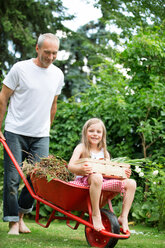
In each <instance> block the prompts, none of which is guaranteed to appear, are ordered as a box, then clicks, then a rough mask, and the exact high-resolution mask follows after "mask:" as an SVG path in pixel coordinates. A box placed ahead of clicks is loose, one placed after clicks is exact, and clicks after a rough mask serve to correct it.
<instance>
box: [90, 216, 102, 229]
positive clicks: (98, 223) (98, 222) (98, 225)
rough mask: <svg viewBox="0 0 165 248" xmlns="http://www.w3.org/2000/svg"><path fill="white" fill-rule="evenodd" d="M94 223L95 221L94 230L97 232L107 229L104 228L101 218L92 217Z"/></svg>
mask: <svg viewBox="0 0 165 248" xmlns="http://www.w3.org/2000/svg"><path fill="white" fill-rule="evenodd" d="M92 221H93V226H94V229H95V230H96V231H98V232H99V231H101V230H103V229H105V227H104V226H103V224H102V221H101V216H93V215H92Z"/></svg>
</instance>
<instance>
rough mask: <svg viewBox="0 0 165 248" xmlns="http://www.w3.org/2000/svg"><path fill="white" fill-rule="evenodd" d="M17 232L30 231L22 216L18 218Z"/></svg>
mask: <svg viewBox="0 0 165 248" xmlns="http://www.w3.org/2000/svg"><path fill="white" fill-rule="evenodd" d="M19 232H20V233H31V231H30V229H29V228H28V227H27V226H26V225H25V223H24V221H23V218H20V220H19Z"/></svg>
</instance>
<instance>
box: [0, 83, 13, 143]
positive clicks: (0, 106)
mask: <svg viewBox="0 0 165 248" xmlns="http://www.w3.org/2000/svg"><path fill="white" fill-rule="evenodd" d="M12 94H13V90H11V89H10V88H8V87H7V86H6V85H3V86H2V90H1V92H0V138H2V139H4V140H5V137H4V136H3V133H2V131H1V128H2V122H3V119H4V115H5V113H6V109H7V103H8V100H9V98H10V96H11V95H12Z"/></svg>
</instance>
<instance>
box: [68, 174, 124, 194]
mask: <svg viewBox="0 0 165 248" xmlns="http://www.w3.org/2000/svg"><path fill="white" fill-rule="evenodd" d="M69 183H71V184H74V185H77V186H84V187H90V185H89V183H88V176H84V177H80V176H78V177H76V179H75V180H74V181H70V182H69ZM102 190H105V191H112V192H117V193H120V194H124V193H125V189H124V181H123V180H118V179H110V178H108V179H107V178H103V183H102Z"/></svg>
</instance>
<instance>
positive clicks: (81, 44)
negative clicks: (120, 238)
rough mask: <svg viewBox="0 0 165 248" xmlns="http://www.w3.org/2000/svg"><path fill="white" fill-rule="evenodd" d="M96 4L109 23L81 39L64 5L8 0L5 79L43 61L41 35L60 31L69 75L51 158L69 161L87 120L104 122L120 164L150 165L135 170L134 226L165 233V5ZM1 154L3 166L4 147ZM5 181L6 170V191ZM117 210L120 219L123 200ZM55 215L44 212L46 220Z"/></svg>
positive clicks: (83, 31) (2, 55) (143, 1)
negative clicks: (123, 160) (38, 47)
mask: <svg viewBox="0 0 165 248" xmlns="http://www.w3.org/2000/svg"><path fill="white" fill-rule="evenodd" d="M94 2H95V6H96V7H97V8H99V9H100V10H101V11H102V17H101V18H100V19H98V20H97V21H95V22H94V21H91V22H90V23H88V24H86V25H84V26H82V27H80V28H79V29H78V30H77V31H76V32H73V31H72V30H69V29H68V28H66V27H65V26H64V25H63V21H64V20H67V19H73V18H74V17H73V16H69V15H68V14H67V11H66V9H65V8H64V7H63V5H62V1H60V0H54V1H52V0H47V1H46V0H42V1H39V0H38V1H34V0H30V1H29V0H28V1H27V0H24V1H18V0H14V1H13V0H7V1H5V2H4V1H2V0H0V16H1V22H0V38H1V39H0V63H1V64H0V68H1V70H0V80H1V82H2V80H3V77H4V75H5V73H6V72H7V71H8V70H9V69H10V67H11V66H12V64H13V63H15V62H16V61H18V60H22V59H27V58H31V57H34V56H35V49H34V46H35V42H36V38H37V36H38V35H39V34H40V33H41V32H42V33H44V32H53V33H56V32H57V33H59V31H60V32H61V34H62V37H60V38H61V47H60V49H61V50H65V51H66V52H68V54H69V57H68V59H67V60H62V61H56V62H55V63H56V65H57V66H59V67H60V68H61V69H62V70H63V72H64V74H65V83H66V84H65V87H64V89H63V92H62V95H61V96H60V99H59V102H58V111H57V114H56V118H55V121H54V123H53V126H52V129H51V143H50V153H52V154H54V155H59V156H61V157H62V158H64V159H65V160H67V161H68V160H69V158H70V157H71V154H72V151H73V149H74V147H75V146H76V144H78V143H79V142H80V139H81V129H82V126H83V125H84V123H85V121H86V120H88V119H89V118H91V117H99V118H101V119H102V120H103V121H104V123H105V125H106V128H107V145H108V150H109V152H110V153H111V156H112V158H116V157H128V158H130V159H132V160H135V162H136V160H137V159H143V163H140V164H139V167H137V163H135V165H134V166H133V165H132V170H133V175H132V176H133V178H135V179H136V181H137V185H138V188H137V191H136V196H135V200H134V204H133V207H132V209H131V214H130V219H131V220H133V221H135V222H136V223H141V222H143V223H145V224H147V225H150V226H154V227H158V228H159V229H162V228H164V227H165V221H164V220H165V191H164V188H165V182H164V176H165V166H164V164H165V156H164V152H165V73H164V72H165V50H164V47H165V38H164V37H165V20H164V16H165V6H164V5H163V4H162V3H161V1H159V0H156V1H150V2H148V1H147V0H137V1H128V0H123V1H119V0H111V1H109V0H108V1H107V0H106V1H104V0H95V1H94ZM36 13H37V14H36ZM119 31H120V32H119ZM11 46H12V50H11V49H9V48H10V47H11ZM84 66H85V67H86V66H87V69H88V70H85V69H84ZM0 149H1V154H0V159H1V160H2V153H3V152H2V146H1V147H0ZM1 160H0V162H1ZM2 175H3V166H2V164H1V166H0V176H1V179H0V190H1V192H2V184H3V183H2ZM114 205H115V212H116V213H117V214H118V213H119V211H120V208H121V199H120V198H119V197H117V198H116V199H115V200H114ZM1 209H2V207H1ZM0 211H1V210H0ZM49 211H50V210H49V209H44V210H43V215H44V214H45V215H46V214H47V213H49Z"/></svg>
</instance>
